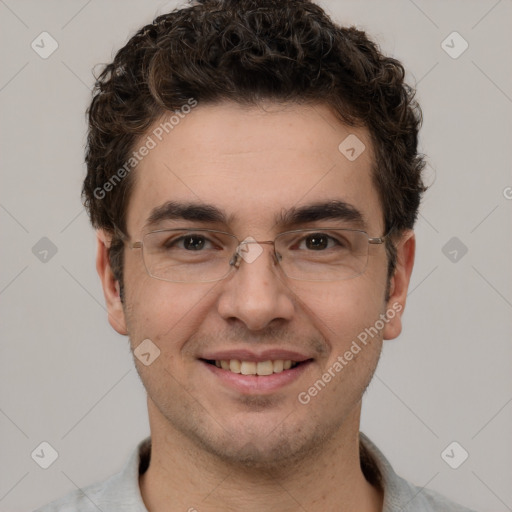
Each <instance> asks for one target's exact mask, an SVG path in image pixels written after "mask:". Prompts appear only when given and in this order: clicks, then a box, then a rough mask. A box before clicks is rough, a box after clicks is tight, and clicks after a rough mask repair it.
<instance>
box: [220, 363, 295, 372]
mask: <svg viewBox="0 0 512 512" xmlns="http://www.w3.org/2000/svg"><path fill="white" fill-rule="evenodd" d="M297 364H298V363H296V362H294V361H291V360H289V359H287V360H286V361H285V360H283V359H278V360H276V361H260V362H259V363H256V362H254V361H239V360H238V359H230V360H229V361H225V360H221V361H215V366H217V368H222V369H223V370H230V371H232V372H233V373H241V374H242V375H272V374H273V373H280V372H282V371H283V370H289V369H290V368H291V367H292V366H295V365H297Z"/></svg>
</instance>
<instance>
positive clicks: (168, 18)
mask: <svg viewBox="0 0 512 512" xmlns="http://www.w3.org/2000/svg"><path fill="white" fill-rule="evenodd" d="M190 98H194V99H195V100H196V101H198V102H199V103H201V102H204V103H220V102H222V101H230V102H237V103H239V104H243V105H257V104H258V103H259V102H261V101H262V100H274V101H276V102H295V103H297V104H325V105H327V106H328V107H329V108H330V109H331V110H332V111H333V113H334V114H335V115H337V117H338V118H339V119H340V120H341V121H342V122H344V123H345V124H347V125H349V126H364V127H366V128H367V129H368V130H369V133H370V135H371V139H372V144H373V146H374V153H375V162H374V169H373V180H374V184H375V186H376V189H377V191H378V194H379V198H380V201H381V205H382V209H383V215H384V220H385V226H386V230H390V229H391V228H393V233H400V232H402V231H403V230H404V229H408V228H412V227H413V225H414V223H415V221H416V217H417V214H418V208H419V204H420V199H421V195H422V193H423V192H424V191H425V187H424V185H423V181H422V177H421V174H422V169H423V167H424V165H425V161H424V157H423V156H422V155H421V154H419V153H418V148H417V145H418V130H419V127H420V125H421V119H422V116H421V110H420V108H419V106H418V104H417V102H416V101H415V100H414V90H413V89H412V88H411V87H410V86H408V85H407V84H406V83H405V82H404V68H403V66H402V65H401V63H400V62H399V61H397V60H395V59H393V58H390V57H386V56H384V55H383V54H382V53H381V52H380V50H379V48H378V47H377V45H376V44H375V43H374V42H372V41H371V40H369V39H368V37H367V36H366V34H365V33H364V32H362V31H361V30H357V29H356V28H354V27H350V28H348V27H341V26H339V25H337V24H335V23H334V22H333V21H332V20H331V19H330V18H329V16H328V15H327V14H326V13H325V12H324V11H323V9H322V8H321V7H319V6H318V5H316V4H314V3H313V2H311V1H309V0H279V1H275V0H202V1H201V0H196V1H194V2H193V3H192V4H191V5H190V6H187V7H185V8H181V9H176V10H174V11H172V12H170V13H169V14H165V15H162V16H159V17H158V18H156V19H155V20H154V22H153V23H152V24H150V25H146V26H145V27H143V28H142V29H140V30H139V31H138V32H137V33H136V34H135V35H134V36H133V37H132V38H131V39H130V40H129V41H128V43H127V44H126V45H125V46H124V47H123V48H122V49H121V50H119V52H118V53H117V55H116V56H115V58H114V61H113V62H112V63H110V64H108V65H106V66H105V67H104V68H103V70H102V72H101V74H100V75H99V76H98V78H97V80H96V84H95V89H94V92H93V99H92V102H91V105H90V107H89V109H88V116H89V131H88V142H87V150H86V163H87V176H86V178H85V181H84V184H83V190H82V196H83V200H84V205H85V207H86V208H87V210H88V212H89V216H90V219H91V222H92V224H93V226H94V227H96V228H103V229H104V230H106V231H107V232H108V233H110V234H111V235H112V237H113V238H112V244H111V246H110V251H109V257H110V263H111V265H112V269H113V272H114V276H115V278H116V279H117V280H118V281H119V282H120V285H121V287H122V284H123V279H122V269H123V254H124V242H123V240H122V239H123V236H122V234H123V233H125V230H126V210H127V205H128V202H129V199H130V191H131V189H132V186H133V173H127V174H126V177H124V174H123V179H122V180H118V181H119V183H117V182H116V183H115V185H116V186H113V187H109V189H108V194H106V193H105V190H107V189H106V188H104V187H105V184H106V183H109V182H110V183H112V179H113V177H114V175H115V174H116V173H118V172H119V170H120V169H121V168H122V166H123V165H124V164H125V162H126V161H127V159H129V158H130V154H131V152H132V151H133V150H134V147H135V144H136V143H137V142H138V141H139V140H140V138H141V137H142V136H143V135H145V134H146V132H147V130H148V128H149V127H150V126H151V125H152V124H153V123H154V122H155V121H156V120H157V119H159V118H161V117H162V115H164V114H166V113H168V112H169V111H171V112H172V111H175V110H177V109H179V108H180V107H181V106H182V105H184V104H186V103H187V102H188V101H189V100H190ZM117 176H118V177H119V174H118V175H117ZM99 190H101V191H102V193H101V194H100V193H98V191H99ZM386 247H387V253H388V260H389V275H390V276H391V275H392V273H393V271H394V268H395V264H396V249H395V247H394V244H393V243H392V242H389V243H387V245H386Z"/></svg>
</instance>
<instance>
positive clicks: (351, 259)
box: [131, 228, 387, 283]
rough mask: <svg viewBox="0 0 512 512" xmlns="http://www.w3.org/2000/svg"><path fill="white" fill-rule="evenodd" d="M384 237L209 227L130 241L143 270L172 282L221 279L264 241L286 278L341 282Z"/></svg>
mask: <svg viewBox="0 0 512 512" xmlns="http://www.w3.org/2000/svg"><path fill="white" fill-rule="evenodd" d="M386 237H387V235H386V236H383V237H380V238H371V237H369V236H368V234H367V233H366V232H365V231H360V230H356V229H330V228H329V229H324V228H315V229H299V230H295V231H287V232H285V233H281V234H279V235H278V236H277V237H276V238H275V240H274V241H265V242H259V241H256V240H254V238H251V237H249V238H246V239H245V240H244V241H242V242H241V241H240V240H238V239H237V238H236V236H234V235H232V234H230V233H226V232H223V231H216V230H212V229H162V230H158V231H152V232H150V233H147V234H146V235H144V237H143V238H142V240H141V241H138V242H134V243H132V244H131V248H132V249H142V258H143V261H144V265H145V267H146V270H147V273H148V274H149V275H150V276H151V277H154V278H155V279H161V280H162V281H169V282H173V283H208V282H214V281H220V280H221V279H224V278H225V277H227V276H228V275H229V274H230V273H231V272H232V271H233V270H234V269H236V268H238V267H239V266H240V264H241V262H242V260H244V261H246V262H247V263H252V262H253V261H255V260H256V259H257V258H258V257H259V256H260V255H261V253H262V252H263V248H262V247H261V246H262V245H273V246H274V252H273V258H274V262H275V263H276V264H278V265H279V266H280V267H281V269H282V271H283V273H284V274H285V275H286V276H287V277H289V278H290V279H296V280H299V281H342V280H345V279H351V278H353V277H357V276H359V275H361V274H362V273H363V272H364V271H365V270H366V267H367V265H368V255H369V245H370V244H372V245H373V244H377V245H379V244H383V243H384V241H385V240H386Z"/></svg>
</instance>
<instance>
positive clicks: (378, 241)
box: [128, 227, 391, 284]
mask: <svg viewBox="0 0 512 512" xmlns="http://www.w3.org/2000/svg"><path fill="white" fill-rule="evenodd" d="M172 231H191V232H201V233H218V234H221V235H227V236H229V237H230V238H233V239H234V240H236V242H237V247H236V249H235V252H234V253H233V256H232V257H231V259H230V261H229V266H230V268H229V270H228V271H227V272H226V274H224V275H223V276H222V277H219V278H217V279H209V280H207V281H172V280H170V279H164V278H162V277H158V276H155V275H153V274H152V273H151V272H150V271H149V269H148V266H147V264H146V260H145V258H144V238H145V237H146V236H148V235H151V234H153V233H165V232H172ZM322 231H351V232H357V233H362V234H364V235H365V236H366V238H367V240H368V245H382V244H384V243H385V242H386V240H387V239H388V238H389V235H390V233H391V230H389V231H388V232H387V233H386V234H385V235H384V236H380V237H371V236H369V235H368V233H367V232H366V231H364V230H362V229H350V228H331V227H329V228H327V227H325V228H322V227H319V228H305V229H294V230H291V231H285V232H283V233H279V234H278V235H276V237H275V238H274V240H264V241H259V240H239V239H238V237H237V236H235V235H233V234H232V233H228V232H227V231H220V230H218V229H207V228H192V229H190V228H185V227H184V228H170V229H156V230H154V231H149V232H148V233H145V234H144V235H143V236H142V240H137V241H136V242H130V243H128V247H129V248H130V249H141V256H142V262H143V264H144V268H145V269H146V272H147V274H148V275H149V277H152V278H153V279H158V280H159V281H164V282H166V283H186V284H188V283H215V282H217V281H222V280H223V279H225V278H226V277H228V275H229V274H231V273H232V272H233V269H235V268H239V267H240V264H241V263H242V259H243V258H242V256H241V254H240V250H241V247H243V246H244V245H248V244H259V245H273V246H274V251H273V257H274V261H275V262H276V263H277V264H278V265H279V268H280V269H281V271H282V272H283V274H284V275H285V276H286V277H288V279H293V280H295V281H306V282H323V283H325V282H335V281H345V280H348V279H353V278H355V277H358V276H360V275H362V274H364V272H365V271H366V268H367V266H368V260H369V258H370V253H369V252H368V254H367V259H366V265H365V267H364V269H363V270H362V271H361V272H360V273H359V274H354V275H353V276H349V277H346V278H343V279H331V280H319V279H299V278H296V277H290V276H288V274H286V272H285V271H284V269H283V267H282V265H281V263H280V262H281V260H282V256H281V255H280V254H278V252H277V251H276V240H278V239H279V238H280V237H282V236H285V235H291V234H295V233H308V232H309V233H319V232H322Z"/></svg>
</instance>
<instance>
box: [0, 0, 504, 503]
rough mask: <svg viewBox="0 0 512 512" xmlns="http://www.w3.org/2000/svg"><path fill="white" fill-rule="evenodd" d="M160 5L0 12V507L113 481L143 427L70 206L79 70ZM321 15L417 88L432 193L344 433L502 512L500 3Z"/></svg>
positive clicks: (79, 165)
mask: <svg viewBox="0 0 512 512" xmlns="http://www.w3.org/2000/svg"><path fill="white" fill-rule="evenodd" d="M174 5H176V2H166V3H165V2H158V1H153V2H148V1H142V0H140V1H133V0H132V1H122V2H121V1H114V0H109V1H102V2H100V1H99V0H89V1H66V2H65V1H63V0H60V1H57V0H53V1H45V2H36V1H35V0H33V1H22V0H19V1H14V0H0V34H1V36H0V37H1V40H2V45H1V53H2V61H3V64H2V66H1V76H0V108H1V119H2V123H1V148H0V150H1V172H2V188H1V192H0V220H1V226H2V232H1V235H2V265H1V266H0V300H1V303H2V324H1V340H2V342H1V350H2V352H1V359H0V361H1V362H0V365H1V393H0V432H1V437H0V443H1V446H0V450H1V454H2V455H1V460H2V464H1V468H0V472H1V478H0V510H2V511H10V512H14V511H22V510H27V511H28V510H31V509H33V508H35V507H36V506H39V505H42V504H43V503H45V502H48V501H50V500H52V499H54V498H56V497H58V496H60V495H62V494H64V493H66V492H68V491H71V490H72V489H75V488H79V487H83V486H85V485H87V484H89V483H91V482H93V481H97V480H101V479H103V478H105V477H107V476H109V475H111V474H112V473H114V472H116V471H118V470H119V469H120V467H121V465H122V464H124V462H125V460H126V458H127V457H128V456H129V454H130V453H131V451H132V450H133V449H134V447H135V445H136V443H137V442H138V441H140V440H141V439H142V438H143V437H145V436H146V435H148V433H149V427H148V421H147V413H146V404H145V393H144V389H143V388H142V385H141V383H140V381H139V379H138V376H137V374H136V372H135V369H134V367H133V363H132V360H131V355H130V352H129V349H128V340H127V339H126V338H123V337H121V336H119V335H117V334H116V333H115V332H114V331H113V330H112V329H111V328H110V326H109V325H108V323H107V316H106V312H105V308H104V305H103V295H102V291H101V288H100V283H99V280H98V278H97V276H96V272H95V268H94V255H95V243H94V233H93V231H92V229H91V228H90V227H89V224H88V220H87V216H86V214H85V213H84V212H83V209H82V206H81V202H80V197H79V192H80V186H81V181H82V179H83V176H84V172H85V168H84V165H83V146H84V141H85V117H84V111H85V108H86V106H87V103H88V101H89V99H90V87H91V85H92V83H93V79H92V74H91V69H92V68H93V66H94V65H96V64H98V63H102V62H103V63H104V62H108V61H110V60H111V58H112V57H113V54H114V52H115V51H116V50H117V49H118V48H120V47H121V46H122V45H123V44H124V43H125V42H126V41H127V37H128V35H129V34H132V33H133V31H134V30H135V29H137V28H138V27H139V26H141V25H142V24H143V23H147V22H150V21H151V20H152V18H153V17H154V16H155V14H157V13H163V12H166V11H167V10H169V9H170V8H172V7H173V6H174ZM322 5H324V6H325V7H326V8H327V9H328V11H329V12H330V13H331V14H332V15H333V16H334V17H335V18H336V19H337V20H338V21H340V22H342V23H344V24H355V25H357V26H359V27H361V28H363V29H367V30H368V31H369V32H370V33H371V34H372V35H373V37H374V38H375V39H376V40H377V41H378V42H379V43H380V44H381V46H382V48H383V49H384V50H385V51H386V52H388V53H391V54H393V55H394V56H396V57H397V58H399V59H401V60H402V61H403V62H404V64H405V65H406V67H407V68H408V70H409V79H410V80H411V81H412V82H413V83H417V84H418V97H419V99H420V101H421V103H422V107H423V110H424V116H425V123H424V129H423V132H422V138H421V147H422V151H424V152H425V153H427V154H428V155H429V167H428V182H429V183H431V184H432V187H431V189H430V191H429V192H428V194H427V196H426V198H425V201H424V204H423V207H422V214H421V217H420V219H419V221H418V224H417V237H418V256H417V261H416V266H415V269H414V273H413V277H412V283H411V291H410V295H409V300H408V304H407V311H406V315H405V329H404V332H403V334H402V336H401V337H400V338H399V339H398V340H395V341H389V342H386V345H385V349H384V354H383V357H382V360H381V363H380V366H379V369H378V371H377V375H376V377H375V379H374V381H373V383H372V385H371V387H370V389H369V391H368V393H367V395H366V399H365V408H364V413H363V418H362V430H363V431H364V432H366V433H367V434H368V435H369V436H370V438H372V439H373V440H374V441H375V442H376V443H377V445H378V446H380V448H381V449H382V450H383V451H384V453H385V454H386V455H387V456H388V457H389V459H390V460H391V462H392V463H393V464H394V466H395V469H396V470H397V472H398V473H400V474H402V475H403V476H406V477H407V478H408V479H410V480H412V481H413V482H415V483H416V484H418V485H420V486H424V485H428V486H429V487H431V488H433V489H436V490H438V491H441V492H443V493H445V494H446V495H448V496H449V497H451V498H453V499H455V500H457V501H459V502H461V503H463V504H465V505H470V506H472V507H474V508H475V509H478V510H482V511H483V510H486V511H489V510H494V511H506V510H512V486H511V485H510V484H511V481H512V464H511V460H512V436H511V435H510V432H511V430H512V429H511V426H512V385H511V379H510V373H511V372H510V362H511V360H512V358H511V356H512V345H511V344H510V332H511V323H512V315H511V312H512V287H511V281H512V269H511V266H510V255H511V253H512V237H511V233H512V230H511V227H512V226H511V220H512V216H511V209H512V200H511V199H510V197H511V196H512V188H510V187H512V176H511V173H510V162H511V158H510V156H511V152H512V149H511V146H512V144H511V143H512V137H511V135H512V133H511V132H512V121H511V120H512V115H511V114H512V72H511V66H510V55H511V50H512V31H511V30H510V26H511V24H510V22H511V20H512V2H511V1H510V0H500V1H496V0H482V1H478V2H475V1H467V0H464V1H453V0H451V1H442V2H441V1H435V2H433V1H431V2H427V1H421V0H414V1H412V0H400V1H385V2H384V1H339V2H338V1H332V0H331V1H324V2H323V3H322ZM43 31H47V32H49V33H50V34H51V36H52V37H53V38H54V39H55V40H56V41H57V42H58V45H59V47H58V49H57V50H56V51H55V52H54V53H53V54H52V55H51V56H50V57H49V58H47V59H42V58H41V57H40V56H39V55H38V54H37V53H36V52H35V51H34V50H33V49H32V48H31V42H32V41H33V40H34V39H36V38H37V36H39V34H40V33H41V32H43ZM453 31H457V32H459V33H460V34H461V35H462V37H463V38H464V39H465V40H466V41H467V42H468V43H469V48H468V49H467V51H465V52H464V53H463V54H462V55H460V56H459V57H458V58H457V59H454V58H452V57H450V56H449V55H448V54H447V53H446V52H445V50H444V49H443V48H442V46H441V43H442V41H443V40H445V38H446V37H447V36H448V35H449V34H451V33H452V32H453ZM447 44H449V45H450V46H452V47H453V48H452V52H453V51H457V50H459V49H460V48H461V41H460V40H453V38H452V39H448V42H447ZM42 237H47V238H48V239H49V240H51V242H52V243H53V244H54V245H55V247H56V249H57V252H56V254H55V255H52V252H51V251H50V252H48V254H45V253H44V252H40V251H43V250H44V249H45V247H46V246H45V245H44V244H47V243H48V242H45V241H43V242H40V244H43V245H39V246H36V250H34V252H35V253H36V254H34V252H33V250H32V248H33V247H34V246H35V245H36V244H37V243H38V242H39V241H40V239H41V238H42ZM452 237H457V240H455V241H452V242H451V244H450V245H448V246H447V247H445V244H447V242H448V241H449V240H450V239H452ZM453 244H454V245H453ZM462 244H464V246H465V247H467V250H468V251H467V253H466V254H465V255H463V250H462V249H463V246H462ZM444 247H445V249H444V252H443V248H444ZM454 250H455V251H456V253H454V252H453V251H454ZM450 253H451V254H450ZM44 256H46V261H41V258H43V259H44ZM455 257H456V259H455V261H453V260H454V258H455ZM42 441H47V442H49V443H50V444H51V445H52V446H53V447H54V448H55V449H56V450H57V452H58V454H59V457H58V459H57V460H56V461H55V462H54V463H53V464H52V465H51V466H50V467H49V468H48V469H46V470H44V469H42V468H40V467H39V466H38V465H37V464H36V463H35V462H34V460H33V459H32V458H31V453H32V452H33V451H34V449H35V448H36V447H38V446H39V444H40V443H41V442H42ZM452 441H457V442H458V443H460V445H461V446H462V447H464V449H465V450H467V452H469V458H468V459H467V460H466V461H465V462H464V463H463V464H462V465H461V466H460V467H459V468H458V469H452V468H451V467H449V466H448V465H447V464H446V463H445V461H444V460H443V459H442V458H441V455H440V454H441V452H442V451H443V450H444V449H445V448H446V447H447V446H448V445H449V444H450V443H451V442H452ZM454 454H455V455H454V458H456V457H458V456H459V455H458V454H457V453H455V452H454Z"/></svg>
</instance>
